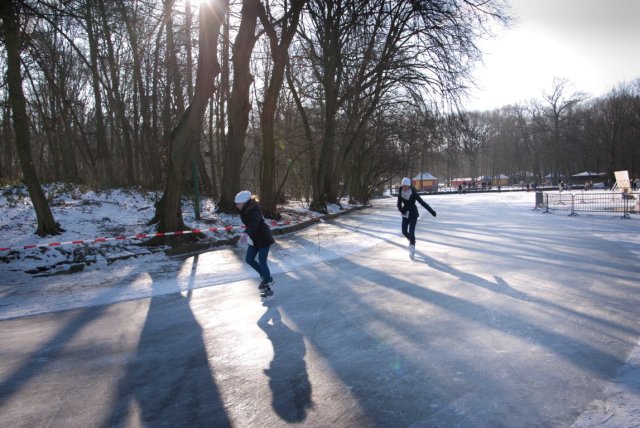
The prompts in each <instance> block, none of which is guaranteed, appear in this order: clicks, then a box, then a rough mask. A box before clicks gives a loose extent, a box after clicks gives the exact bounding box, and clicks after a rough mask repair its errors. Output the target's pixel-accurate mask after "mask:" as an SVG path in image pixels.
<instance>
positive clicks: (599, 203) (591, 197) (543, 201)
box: [536, 191, 640, 218]
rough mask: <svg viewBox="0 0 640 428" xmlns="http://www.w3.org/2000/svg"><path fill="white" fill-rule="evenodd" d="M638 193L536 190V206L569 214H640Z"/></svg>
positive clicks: (626, 216)
mask: <svg viewBox="0 0 640 428" xmlns="http://www.w3.org/2000/svg"><path fill="white" fill-rule="evenodd" d="M639 204H640V193H635V194H634V193H622V192H584V191H583V192H579V193H571V192H545V193H543V192H536V208H542V209H545V213H548V212H550V210H562V211H569V212H570V214H569V215H571V216H575V215H578V212H581V211H584V212H613V213H621V214H622V217H623V218H629V214H640V205H639Z"/></svg>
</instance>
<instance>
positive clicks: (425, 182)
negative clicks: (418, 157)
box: [411, 172, 438, 192]
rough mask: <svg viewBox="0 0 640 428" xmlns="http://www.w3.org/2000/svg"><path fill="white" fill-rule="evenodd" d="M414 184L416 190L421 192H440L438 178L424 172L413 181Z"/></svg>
mask: <svg viewBox="0 0 640 428" xmlns="http://www.w3.org/2000/svg"><path fill="white" fill-rule="evenodd" d="M411 182H412V183H413V187H415V188H416V190H421V191H425V192H437V191H438V178H437V177H434V176H433V175H431V174H429V173H428V172H423V173H422V174H418V175H416V176H415V177H413V179H412V180H411Z"/></svg>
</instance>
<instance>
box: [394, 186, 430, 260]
mask: <svg viewBox="0 0 640 428" xmlns="http://www.w3.org/2000/svg"><path fill="white" fill-rule="evenodd" d="M416 202H420V205H422V206H423V207H424V208H425V209H426V210H427V211H429V212H430V213H431V215H432V216H434V217H435V216H436V212H435V211H434V210H433V209H432V208H431V207H430V206H429V204H427V203H426V202H425V201H423V200H422V198H421V197H420V195H418V192H416V189H415V187H413V186H412V185H411V180H410V179H409V178H407V177H405V178H403V179H402V185H401V186H400V188H399V189H398V211H400V213H401V214H402V234H403V235H404V236H405V237H406V238H407V239H408V240H409V257H411V259H412V260H413V257H414V256H415V253H416V235H415V231H416V223H417V222H418V217H420V214H419V213H418V207H416Z"/></svg>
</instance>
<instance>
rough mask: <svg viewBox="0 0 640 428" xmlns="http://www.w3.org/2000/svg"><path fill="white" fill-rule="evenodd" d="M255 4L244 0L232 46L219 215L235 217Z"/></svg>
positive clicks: (251, 0)
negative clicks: (231, 82) (227, 122)
mask: <svg viewBox="0 0 640 428" xmlns="http://www.w3.org/2000/svg"><path fill="white" fill-rule="evenodd" d="M258 7H259V3H258V1H257V0H243V3H242V20H241V22H240V29H239V30H238V34H237V36H236V40H235V42H234V44H233V59H232V62H233V88H232V91H231V97H230V99H229V137H228V139H227V145H226V148H225V154H224V164H223V168H224V171H223V175H222V189H221V196H220V201H219V203H218V211H220V212H224V213H235V212H236V206H235V203H234V198H235V195H236V193H238V192H239V191H240V173H241V169H242V168H241V167H242V156H243V155H244V139H245V137H246V134H247V126H248V125H249V111H250V110H251V104H250V102H249V88H250V87H251V83H252V82H253V77H252V76H251V70H250V67H249V66H250V60H251V53H252V52H253V46H254V45H255V43H256V35H255V30H256V22H257V19H258Z"/></svg>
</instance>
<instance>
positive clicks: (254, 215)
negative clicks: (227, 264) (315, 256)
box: [235, 190, 275, 297]
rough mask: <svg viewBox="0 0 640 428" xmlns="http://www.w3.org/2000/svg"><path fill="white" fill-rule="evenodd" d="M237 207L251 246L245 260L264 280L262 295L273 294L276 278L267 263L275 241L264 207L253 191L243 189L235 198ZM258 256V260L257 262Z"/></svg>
mask: <svg viewBox="0 0 640 428" xmlns="http://www.w3.org/2000/svg"><path fill="white" fill-rule="evenodd" d="M235 203H236V207H237V208H238V211H240V219H241V220H242V223H244V225H245V226H246V229H245V233H246V235H247V236H248V243H249V246H248V247H247V254H246V256H245V259H244V260H245V262H247V264H248V265H249V266H251V267H252V268H253V269H254V270H255V271H256V272H258V275H260V278H261V279H262V281H261V282H260V285H259V286H258V289H259V290H261V293H260V297H268V296H271V295H273V290H271V286H272V285H273V284H274V282H275V281H274V280H273V278H272V277H271V271H270V270H269V266H268V265H267V257H269V248H271V245H272V244H273V243H275V240H274V239H273V235H272V234H271V229H269V226H268V225H267V224H266V223H265V221H264V216H263V215H262V208H260V204H259V203H258V200H257V198H256V197H255V196H251V192H249V191H248V190H243V191H242V192H240V193H238V194H237V195H236V198H235ZM256 256H258V261H257V262H256V260H255V259H256Z"/></svg>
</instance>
